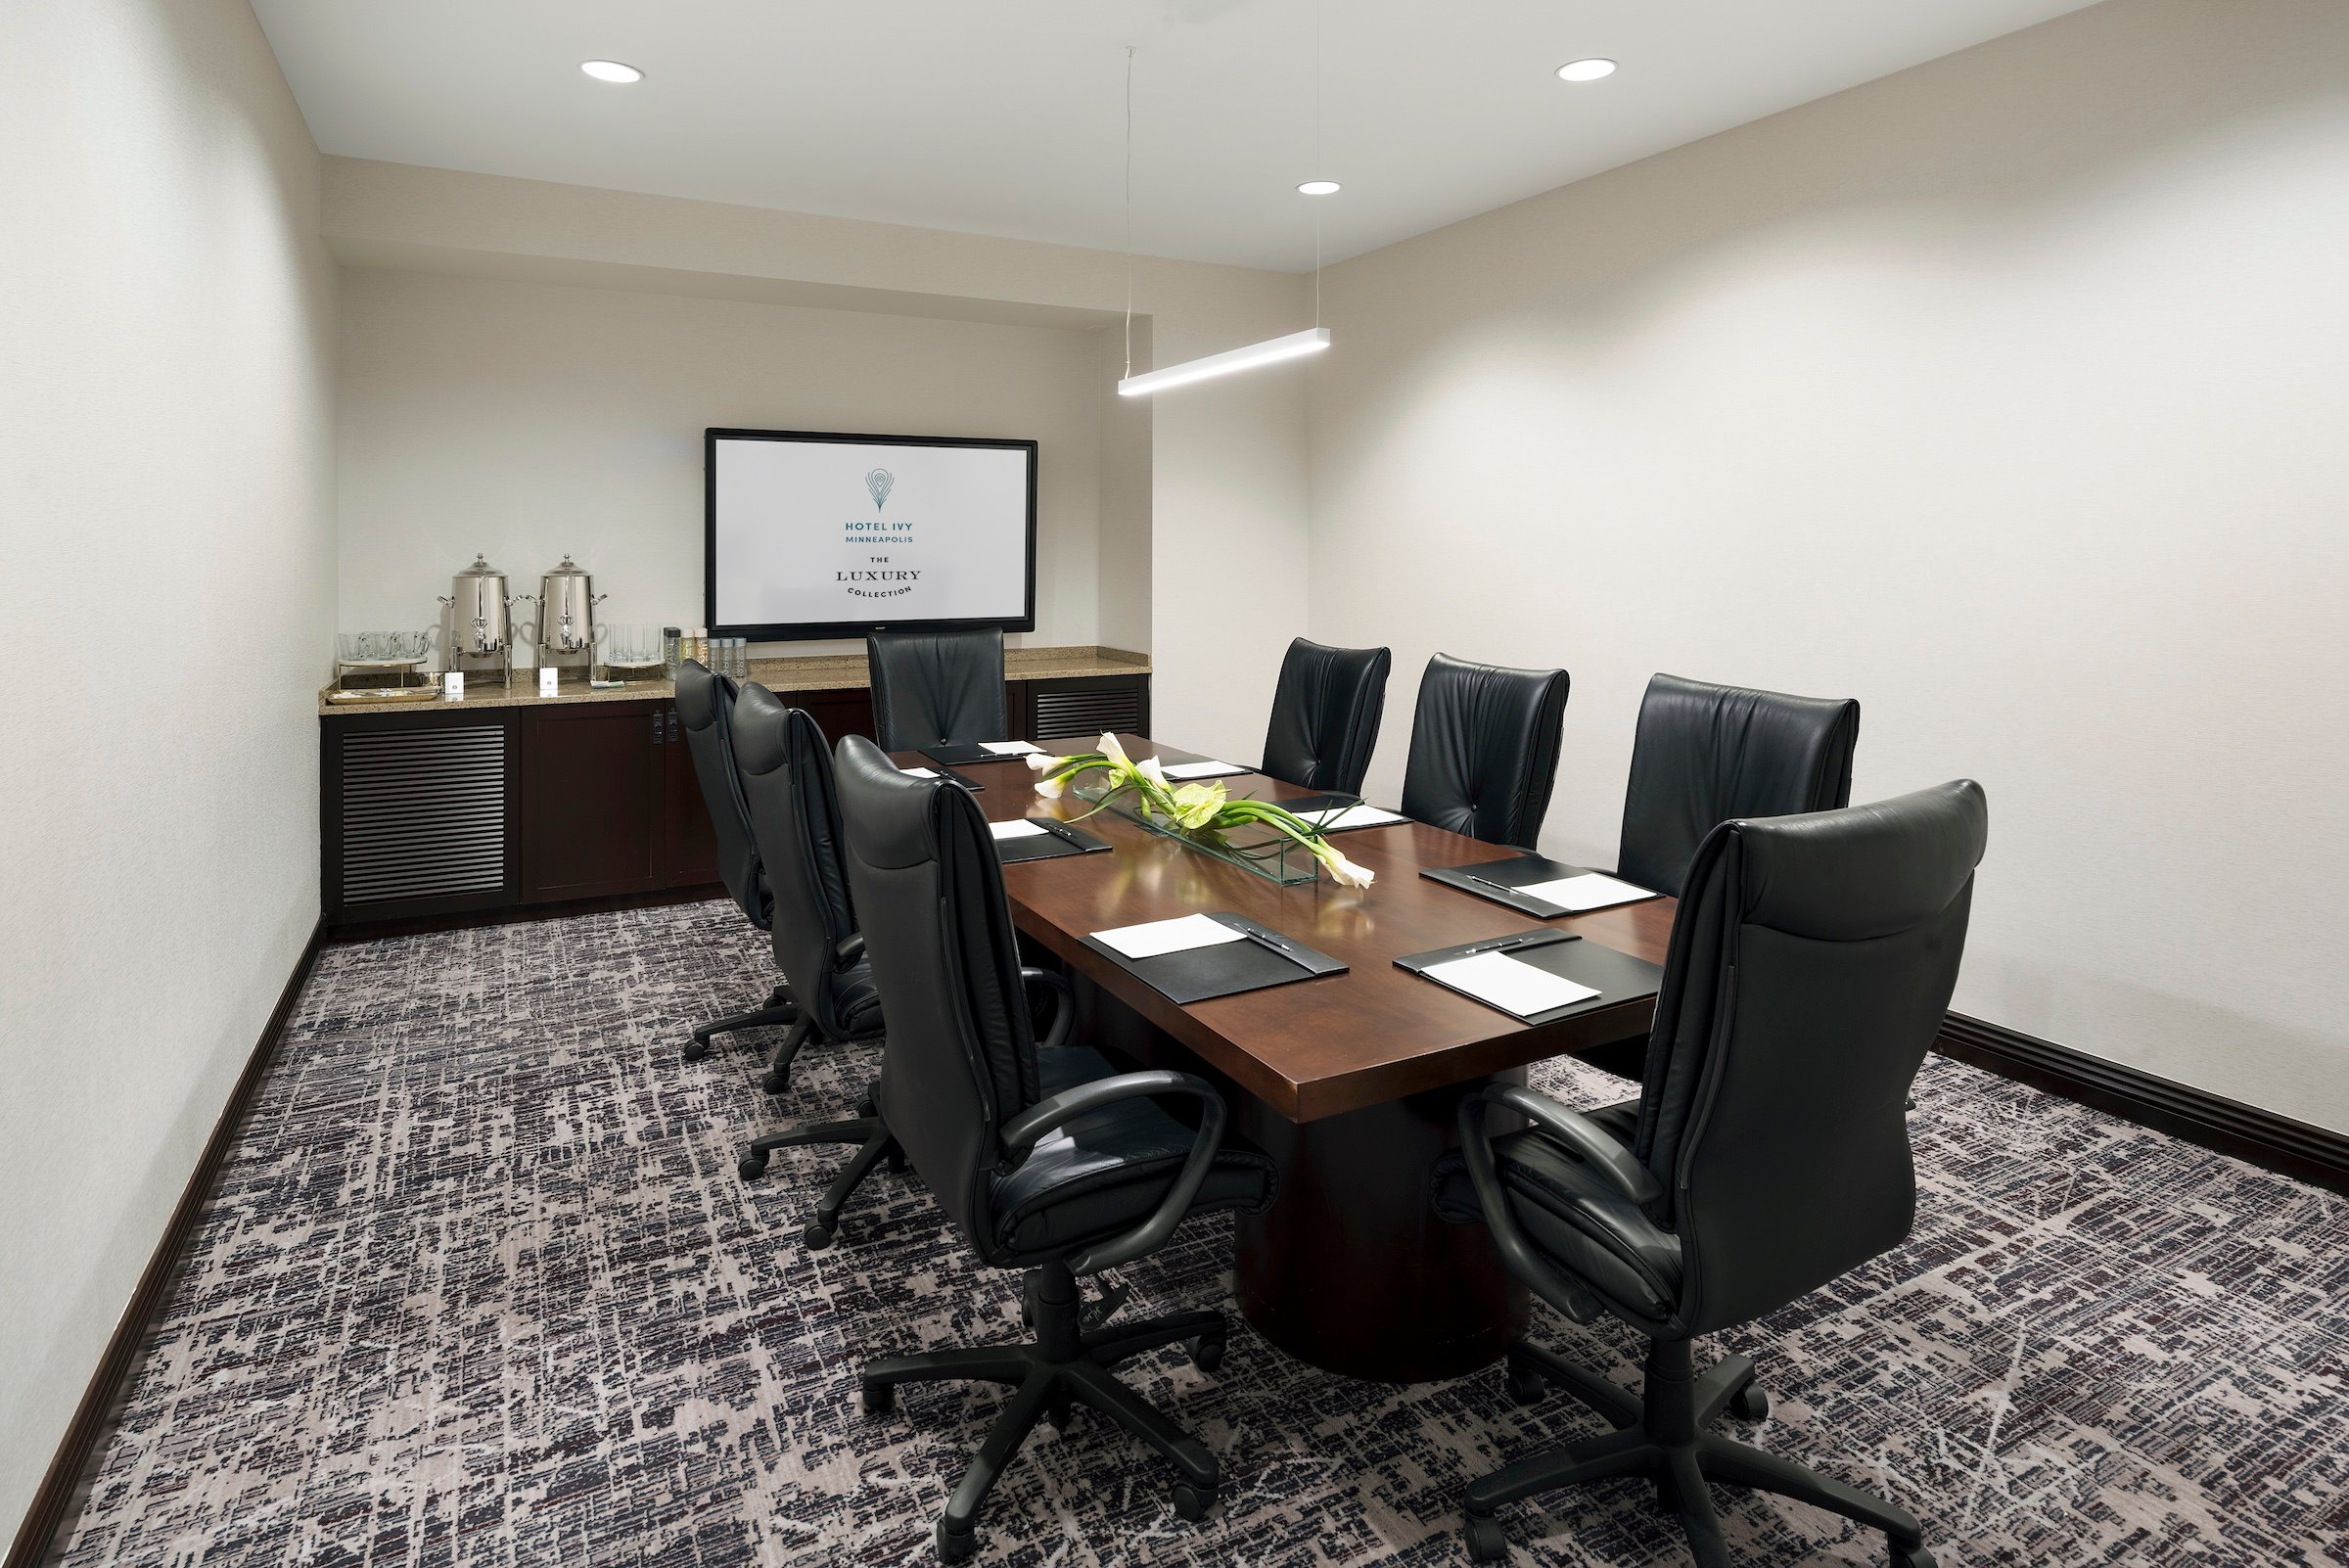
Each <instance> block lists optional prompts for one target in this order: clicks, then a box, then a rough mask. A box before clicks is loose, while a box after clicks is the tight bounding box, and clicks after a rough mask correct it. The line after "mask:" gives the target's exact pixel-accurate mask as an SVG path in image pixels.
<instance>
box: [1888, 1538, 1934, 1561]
mask: <svg viewBox="0 0 2349 1568" xmlns="http://www.w3.org/2000/svg"><path fill="white" fill-rule="evenodd" d="M1892 1568H1936V1565H1935V1563H1934V1561H1933V1553H1932V1552H1931V1551H1929V1550H1927V1549H1926V1547H1925V1545H1924V1543H1922V1542H1919V1543H1917V1544H1916V1545H1913V1546H1904V1545H1901V1544H1900V1543H1899V1542H1897V1541H1896V1542H1894V1543H1893V1544H1892Z"/></svg>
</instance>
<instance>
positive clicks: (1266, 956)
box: [1084, 909, 1347, 1007]
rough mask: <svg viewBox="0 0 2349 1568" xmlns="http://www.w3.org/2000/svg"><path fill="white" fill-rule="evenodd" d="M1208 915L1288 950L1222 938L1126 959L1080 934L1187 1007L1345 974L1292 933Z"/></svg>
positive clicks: (1242, 918)
mask: <svg viewBox="0 0 2349 1568" xmlns="http://www.w3.org/2000/svg"><path fill="white" fill-rule="evenodd" d="M1207 917H1208V918H1209V919H1210V920H1214V921H1218V922H1220V923H1221V924H1223V925H1226V926H1229V927H1231V928H1232V929H1233V930H1235V931H1252V932H1255V933H1256V934H1257V935H1259V936H1262V937H1267V938H1269V939H1270V940H1272V941H1273V942H1276V943H1278V944H1280V945H1281V946H1282V947H1283V948H1284V949H1286V952H1287V956H1283V955H1282V953H1278V952H1274V951H1273V950H1272V949H1271V948H1270V947H1267V946H1266V945H1264V944H1263V943H1262V942H1220V943H1218V944H1216V945H1214V946H1212V947H1189V948H1185V949H1184V950H1183V951H1181V952H1162V953H1160V954H1159V955H1158V956H1157V957H1155V958H1128V957H1127V956H1126V955H1125V954H1124V953H1122V952H1120V951H1118V949H1117V948H1115V947H1112V946H1111V945H1109V944H1107V943H1105V942H1100V941H1097V940H1095V939H1094V938H1091V937H1086V938H1085V939H1084V945H1086V946H1087V947H1090V948H1092V949H1093V951H1095V952H1097V953H1099V954H1100V955H1101V956H1102V957H1104V958H1106V959H1108V960H1109V961H1110V962H1111V963H1113V964H1116V965H1117V966H1118V967H1119V968H1120V969H1123V970H1125V971H1126V972H1127V973H1128V974H1129V975H1131V976H1133V977H1134V978H1135V979H1136V980H1139V981H1140V982H1142V984H1144V985H1146V986H1148V987H1149V988H1150V989H1151V990H1152V991H1155V992H1159V993H1160V994H1162V995H1164V996H1166V997H1168V998H1169V999H1171V1000H1173V1001H1176V1002H1179V1003H1181V1004H1182V1005H1184V1006H1186V1007H1187V1006H1189V1005H1190V1004H1191V1003H1192V1002H1202V1001H1212V1000H1214V999H1215V998H1216V997H1218V996H1237V995H1239V994H1240V993H1241V992H1250V991H1264V990H1266V989H1267V988H1268V987H1272V986H1285V985H1288V984H1289V983H1290V982H1291V981H1296V980H1318V979H1320V978H1321V977H1322V976H1324V975H1342V974H1344V973H1346V968H1347V966H1346V965H1345V964H1344V963H1343V962H1341V961H1340V960H1338V959H1336V958H1332V957H1331V956H1330V955H1329V954H1327V953H1325V952H1316V951H1315V950H1314V949H1313V948H1311V947H1309V946H1307V945H1305V944H1304V943H1302V942H1299V941H1297V940H1296V939H1295V938H1294V937H1284V936H1282V935H1281V934H1280V933H1279V932H1277V931H1274V930H1273V929H1272V928H1271V927H1270V926H1263V925H1259V924H1257V923H1256V922H1255V921H1253V920H1251V919H1249V918H1248V917H1247V916H1246V915H1242V914H1233V913H1231V912H1230V911H1229V910H1226V909H1218V910H1212V911H1209V912H1208V916H1207Z"/></svg>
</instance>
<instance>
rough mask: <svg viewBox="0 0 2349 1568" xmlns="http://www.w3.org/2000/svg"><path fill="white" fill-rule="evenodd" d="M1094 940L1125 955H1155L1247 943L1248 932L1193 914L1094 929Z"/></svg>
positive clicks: (1131, 956) (1143, 956)
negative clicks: (1225, 943)
mask: <svg viewBox="0 0 2349 1568" xmlns="http://www.w3.org/2000/svg"><path fill="white" fill-rule="evenodd" d="M1093 940H1094V941H1096V942H1099V943H1102V944H1105V945H1108V946H1111V947H1115V948H1116V949H1117V950H1118V951H1120V952H1122V953H1124V954H1125V955H1126V956H1127V957H1128V958H1155V957H1157V956H1158V955H1159V954H1160V953H1166V952H1183V951H1187V950H1188V949H1190V948H1192V947H1213V946H1215V945H1217V944H1218V943H1224V942H1246V941H1247V940H1248V934H1247V933H1246V932H1244V931H1235V930H1233V929H1232V928H1231V927H1229V926H1227V925H1225V924H1224V923H1223V922H1222V921H1221V920H1210V919H1209V918H1208V917H1207V916H1205V915H1203V914H1195V915H1183V916H1180V917H1179V918H1177V919H1174V920H1152V921H1149V922H1146V923H1145V924H1142V925H1138V926H1119V927H1118V928H1117V929H1116V930H1114V931H1096V932H1094V933H1093Z"/></svg>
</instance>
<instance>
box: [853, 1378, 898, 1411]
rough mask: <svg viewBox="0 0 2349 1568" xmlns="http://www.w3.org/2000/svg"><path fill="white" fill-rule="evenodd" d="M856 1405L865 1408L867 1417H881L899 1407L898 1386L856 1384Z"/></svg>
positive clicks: (891, 1384) (892, 1384)
mask: <svg viewBox="0 0 2349 1568" xmlns="http://www.w3.org/2000/svg"><path fill="white" fill-rule="evenodd" d="M856 1403H857V1404H858V1405H861V1406H862V1407H864V1413H865V1414H867V1415H881V1414H884V1413H886V1412H887V1411H890V1410H894V1409H896V1408H897V1407H898V1385H897V1384H895V1383H867V1382H864V1381H862V1380H859V1381H858V1382H857V1384H856Z"/></svg>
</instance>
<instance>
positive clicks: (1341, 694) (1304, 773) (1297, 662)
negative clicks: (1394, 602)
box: [1263, 637, 1395, 795]
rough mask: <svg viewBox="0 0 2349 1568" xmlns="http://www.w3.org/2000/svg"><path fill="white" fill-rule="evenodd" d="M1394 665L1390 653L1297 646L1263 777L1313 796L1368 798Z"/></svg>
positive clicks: (1284, 665) (1268, 740)
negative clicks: (1365, 781)
mask: <svg viewBox="0 0 2349 1568" xmlns="http://www.w3.org/2000/svg"><path fill="white" fill-rule="evenodd" d="M1394 662H1395V656H1394V655H1393V654H1391V653H1389V652H1388V651H1387V650H1386V649H1384V648H1331V647H1326V646H1324V645H1323V644H1321V643H1317V642H1308V641H1306V640H1305V639H1304V638H1303V637H1299V638H1298V639H1297V640H1296V641H1295V642H1292V643H1290V644H1289V652H1288V656H1287V657H1286V658H1284V659H1282V660H1281V662H1280V684H1279V685H1277V686H1275V687H1274V688H1273V689H1272V721H1271V723H1270V724H1269V725H1267V727H1266V730H1265V765H1264V769H1263V770H1264V772H1265V773H1266V774H1267V776H1269V777H1271V778H1277V779H1286V780H1287V781H1288V782H1289V783H1291V784H1298V785H1302V786H1304V787H1305V788H1306V789H1309V790H1336V791H1340V792H1342V793H1344V794H1347V795H1359V794H1361V793H1362V775H1363V774H1364V773H1367V772H1368V771H1369V770H1370V752H1371V749H1372V748H1373V747H1375V746H1376V745H1377V744H1378V721H1379V719H1380V717H1381V716H1382V715H1384V714H1385V713H1386V708H1387V671H1388V669H1390V668H1391V667H1392V666H1393V664H1394Z"/></svg>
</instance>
